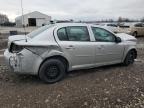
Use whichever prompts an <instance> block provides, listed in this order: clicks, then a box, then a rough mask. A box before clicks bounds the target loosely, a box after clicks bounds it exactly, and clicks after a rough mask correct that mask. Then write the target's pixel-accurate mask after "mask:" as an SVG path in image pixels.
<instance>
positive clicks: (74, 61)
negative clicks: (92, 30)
mask: <svg viewBox="0 0 144 108" xmlns="http://www.w3.org/2000/svg"><path fill="white" fill-rule="evenodd" d="M56 35H57V42H58V44H59V45H60V47H61V49H62V51H63V53H64V54H65V56H66V57H67V58H68V59H69V60H70V62H71V65H72V68H82V67H83V68H86V67H90V66H92V65H93V63H94V56H95V49H94V47H93V45H92V44H91V38H90V35H89V31H88V28H87V26H68V27H62V28H59V29H58V30H57V34H56Z"/></svg>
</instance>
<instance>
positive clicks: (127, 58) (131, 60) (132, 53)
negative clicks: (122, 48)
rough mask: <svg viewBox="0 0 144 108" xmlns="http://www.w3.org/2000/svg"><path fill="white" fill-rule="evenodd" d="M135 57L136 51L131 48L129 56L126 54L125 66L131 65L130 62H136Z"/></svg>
mask: <svg viewBox="0 0 144 108" xmlns="http://www.w3.org/2000/svg"><path fill="white" fill-rule="evenodd" d="M134 59H135V52H134V51H133V50H131V51H129V52H128V53H127V56H126V58H125V60H124V62H123V64H124V65H125V66H129V65H130V64H133V63H134Z"/></svg>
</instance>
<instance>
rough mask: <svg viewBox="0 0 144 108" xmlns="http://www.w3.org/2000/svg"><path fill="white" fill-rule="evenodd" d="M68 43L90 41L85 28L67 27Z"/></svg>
mask: <svg viewBox="0 0 144 108" xmlns="http://www.w3.org/2000/svg"><path fill="white" fill-rule="evenodd" d="M66 29H67V34H68V38H69V41H90V37H89V33H88V29H87V27H79V26H75V27H67V28H66Z"/></svg>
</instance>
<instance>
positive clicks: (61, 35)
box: [57, 28, 68, 41]
mask: <svg viewBox="0 0 144 108" xmlns="http://www.w3.org/2000/svg"><path fill="white" fill-rule="evenodd" d="M57 35H58V38H59V40H61V41H68V36H67V34H66V28H61V29H59V30H58V32H57Z"/></svg>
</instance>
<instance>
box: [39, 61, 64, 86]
mask: <svg viewBox="0 0 144 108" xmlns="http://www.w3.org/2000/svg"><path fill="white" fill-rule="evenodd" d="M65 75H66V66H65V64H64V63H63V62H62V61H61V60H59V59H50V60H47V61H46V62H44V63H43V64H42V66H41V68H40V70H39V77H40V79H41V80H43V81H44V82H46V83H55V82H58V81H60V80H62V79H63V78H64V77H65Z"/></svg>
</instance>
